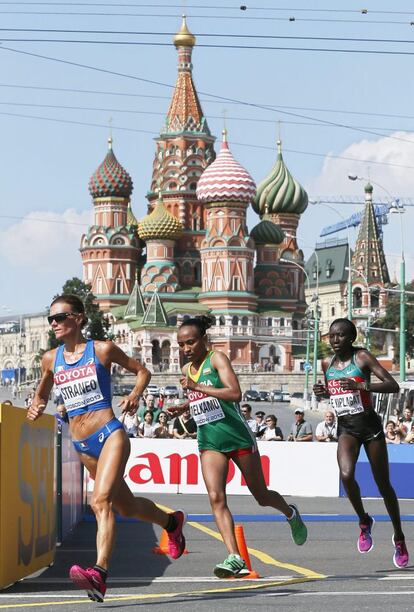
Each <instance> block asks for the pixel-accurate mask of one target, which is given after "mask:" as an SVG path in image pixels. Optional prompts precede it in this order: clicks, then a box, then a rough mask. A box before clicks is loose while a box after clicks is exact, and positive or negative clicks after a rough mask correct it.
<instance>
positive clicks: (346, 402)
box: [328, 379, 364, 418]
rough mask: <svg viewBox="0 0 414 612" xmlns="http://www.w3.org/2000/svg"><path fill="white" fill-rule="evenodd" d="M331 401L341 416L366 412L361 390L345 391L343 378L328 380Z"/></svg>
mask: <svg viewBox="0 0 414 612" xmlns="http://www.w3.org/2000/svg"><path fill="white" fill-rule="evenodd" d="M328 392H329V401H330V404H331V406H332V408H333V410H334V411H335V413H336V416H337V417H338V418H339V417H341V416H345V415H348V414H358V413H360V412H364V405H363V403H362V397H361V392H360V391H344V390H343V389H342V388H341V379H332V380H328Z"/></svg>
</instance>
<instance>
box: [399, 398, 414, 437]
mask: <svg viewBox="0 0 414 612" xmlns="http://www.w3.org/2000/svg"><path fill="white" fill-rule="evenodd" d="M413 424H414V419H413V409H412V408H410V406H406V407H405V408H404V412H403V418H402V419H399V421H398V430H399V432H400V434H401V437H402V439H403V441H404V440H405V438H406V436H407V435H408V434H409V433H410V432H411V426H412V425H413Z"/></svg>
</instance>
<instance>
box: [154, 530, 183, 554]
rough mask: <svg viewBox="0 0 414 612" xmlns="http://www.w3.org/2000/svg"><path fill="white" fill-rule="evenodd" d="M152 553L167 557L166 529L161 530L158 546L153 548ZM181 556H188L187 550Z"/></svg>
mask: <svg viewBox="0 0 414 612" xmlns="http://www.w3.org/2000/svg"><path fill="white" fill-rule="evenodd" d="M152 552H153V553H154V554H156V555H168V533H167V531H166V529H163V530H162V533H161V538H160V543H159V546H154V548H153V549H152ZM183 555H188V550H187V549H186V548H185V549H184V552H183Z"/></svg>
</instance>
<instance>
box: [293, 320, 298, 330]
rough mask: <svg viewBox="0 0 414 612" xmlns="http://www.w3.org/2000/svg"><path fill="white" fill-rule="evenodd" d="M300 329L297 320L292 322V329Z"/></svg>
mask: <svg viewBox="0 0 414 612" xmlns="http://www.w3.org/2000/svg"><path fill="white" fill-rule="evenodd" d="M298 328H299V325H298V322H297V321H296V319H293V321H292V329H298Z"/></svg>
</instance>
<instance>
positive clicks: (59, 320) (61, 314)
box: [47, 312, 76, 325]
mask: <svg viewBox="0 0 414 612" xmlns="http://www.w3.org/2000/svg"><path fill="white" fill-rule="evenodd" d="M71 315H76V312H59V313H58V314H55V315H49V316H48V318H47V321H48V323H49V325H52V323H53V321H55V323H62V322H63V321H64V320H65V319H67V318H68V317H70V316H71Z"/></svg>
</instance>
